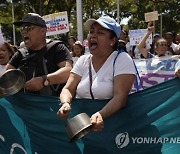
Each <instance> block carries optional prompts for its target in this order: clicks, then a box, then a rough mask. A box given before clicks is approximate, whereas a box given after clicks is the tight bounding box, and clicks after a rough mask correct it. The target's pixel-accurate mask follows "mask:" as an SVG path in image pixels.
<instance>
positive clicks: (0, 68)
mask: <svg viewBox="0 0 180 154" xmlns="http://www.w3.org/2000/svg"><path fill="white" fill-rule="evenodd" d="M14 53H15V50H14V48H13V46H12V45H11V44H9V43H8V42H6V41H4V43H3V44H0V76H2V75H3V74H4V72H5V71H6V64H7V63H8V62H9V60H10V59H11V57H12V56H13V55H14Z"/></svg>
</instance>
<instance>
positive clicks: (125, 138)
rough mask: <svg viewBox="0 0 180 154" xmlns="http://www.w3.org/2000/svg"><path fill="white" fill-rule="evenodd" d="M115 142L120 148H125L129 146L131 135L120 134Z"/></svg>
mask: <svg viewBox="0 0 180 154" xmlns="http://www.w3.org/2000/svg"><path fill="white" fill-rule="evenodd" d="M115 141H116V145H117V147H118V148H124V147H126V146H127V145H128V144H129V134H128V133H127V132H124V133H120V134H118V135H117V136H116V139H115Z"/></svg>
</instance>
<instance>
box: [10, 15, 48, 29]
mask: <svg viewBox="0 0 180 154" xmlns="http://www.w3.org/2000/svg"><path fill="white" fill-rule="evenodd" d="M13 24H14V25H17V26H21V25H22V24H33V25H36V26H40V27H46V23H45V20H44V19H43V18H42V17H41V16H40V15H39V14H36V13H28V14H27V15H26V16H25V17H24V18H23V19H22V20H21V21H17V22H14V23H13Z"/></svg>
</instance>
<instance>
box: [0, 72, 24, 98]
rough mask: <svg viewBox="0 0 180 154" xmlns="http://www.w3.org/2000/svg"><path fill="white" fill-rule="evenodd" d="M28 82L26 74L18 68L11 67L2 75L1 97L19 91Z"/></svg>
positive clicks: (0, 79)
mask: <svg viewBox="0 0 180 154" xmlns="http://www.w3.org/2000/svg"><path fill="white" fill-rule="evenodd" d="M25 82H26V76H25V74H24V73H23V72H22V71H21V70H18V69H9V70H7V71H6V72H5V73H4V74H3V75H2V76H1V77H0V95H1V96H0V97H4V96H8V95H13V94H16V93H17V92H19V91H20V90H21V89H22V88H23V87H24V84H25Z"/></svg>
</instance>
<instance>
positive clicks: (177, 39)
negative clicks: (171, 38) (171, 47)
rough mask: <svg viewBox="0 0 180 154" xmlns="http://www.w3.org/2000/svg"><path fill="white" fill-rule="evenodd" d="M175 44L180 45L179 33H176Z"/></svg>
mask: <svg viewBox="0 0 180 154" xmlns="http://www.w3.org/2000/svg"><path fill="white" fill-rule="evenodd" d="M175 44H177V45H179V46H180V34H179V33H178V34H177V35H176V38H175Z"/></svg>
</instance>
